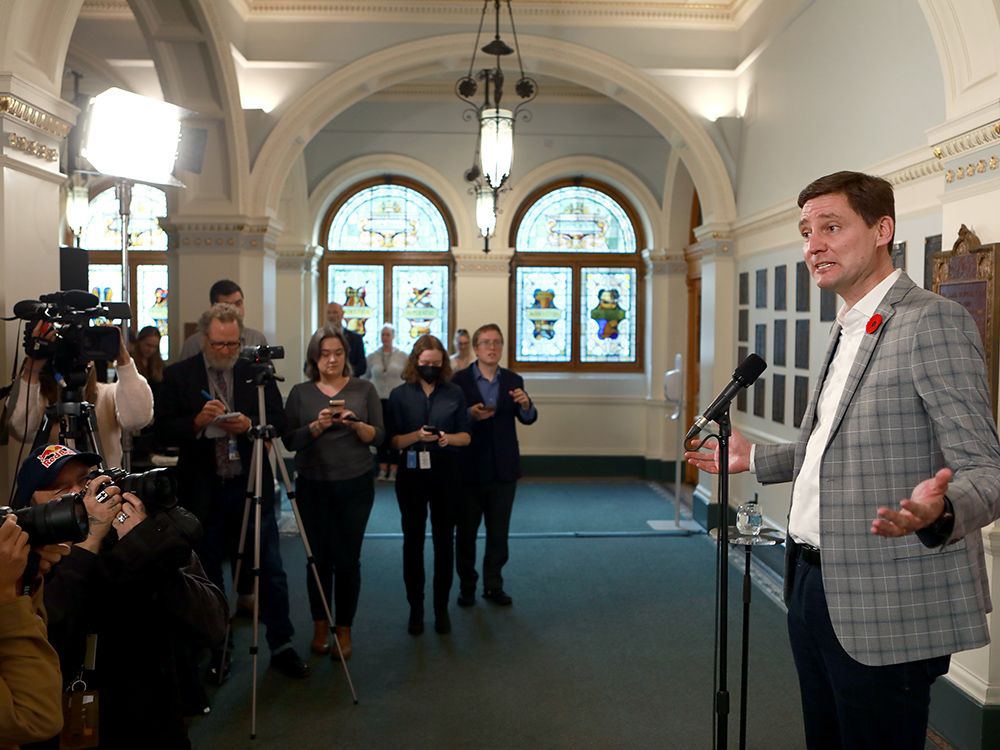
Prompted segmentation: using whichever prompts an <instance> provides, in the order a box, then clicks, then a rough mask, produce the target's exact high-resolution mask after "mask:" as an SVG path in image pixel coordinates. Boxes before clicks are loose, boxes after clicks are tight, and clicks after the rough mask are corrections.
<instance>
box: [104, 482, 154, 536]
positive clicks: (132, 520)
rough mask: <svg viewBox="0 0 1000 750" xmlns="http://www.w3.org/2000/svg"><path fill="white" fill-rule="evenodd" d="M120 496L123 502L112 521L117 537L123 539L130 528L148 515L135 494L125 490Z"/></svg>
mask: <svg viewBox="0 0 1000 750" xmlns="http://www.w3.org/2000/svg"><path fill="white" fill-rule="evenodd" d="M122 497H123V498H124V502H123V503H122V504H121V507H120V508H119V509H118V512H117V513H116V514H115V517H114V521H113V523H114V527H115V529H116V530H117V531H118V538H119V539H124V538H125V537H126V536H127V535H128V533H129V532H130V531H132V529H134V528H135V527H136V526H138V525H139V524H140V523H142V522H143V521H145V520H146V519H147V518H148V517H149V516H148V515H147V514H146V506H145V505H143V504H142V500H140V499H139V498H138V497H137V496H136V495H134V494H132V493H131V492H126V493H125V494H124V495H122Z"/></svg>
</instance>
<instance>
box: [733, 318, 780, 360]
mask: <svg viewBox="0 0 1000 750" xmlns="http://www.w3.org/2000/svg"><path fill="white" fill-rule="evenodd" d="M787 334H788V321H787V320H785V319H781V320H776V321H774V361H773V362H772V363H771V364H772V365H775V366H776V367H784V366H785V348H786V347H785V343H786V339H787V337H788V336H787ZM741 361H742V360H741Z"/></svg>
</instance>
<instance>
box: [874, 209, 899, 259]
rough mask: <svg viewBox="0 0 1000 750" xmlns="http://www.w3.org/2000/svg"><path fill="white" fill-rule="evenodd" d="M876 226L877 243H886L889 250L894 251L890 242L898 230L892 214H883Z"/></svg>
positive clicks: (877, 244)
mask: <svg viewBox="0 0 1000 750" xmlns="http://www.w3.org/2000/svg"><path fill="white" fill-rule="evenodd" d="M875 228H876V229H877V231H878V234H877V237H876V240H875V245H876V246H879V245H885V246H886V247H887V248H888V249H889V251H890V252H891V251H892V248H891V247H890V244H891V243H892V238H893V235H894V234H895V232H896V222H895V220H894V219H893V218H892V217H891V216H883V217H882V218H880V219H879V220H878V221H877V222H876V223H875Z"/></svg>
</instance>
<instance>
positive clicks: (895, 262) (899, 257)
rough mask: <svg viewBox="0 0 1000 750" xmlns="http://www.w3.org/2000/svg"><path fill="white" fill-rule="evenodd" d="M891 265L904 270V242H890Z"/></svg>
mask: <svg viewBox="0 0 1000 750" xmlns="http://www.w3.org/2000/svg"><path fill="white" fill-rule="evenodd" d="M892 267H893V268H902V269H903V270H904V271H905V270H906V243H905V242H893V243H892Z"/></svg>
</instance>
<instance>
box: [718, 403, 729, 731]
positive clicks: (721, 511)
mask: <svg viewBox="0 0 1000 750" xmlns="http://www.w3.org/2000/svg"><path fill="white" fill-rule="evenodd" d="M715 421H716V422H717V423H718V425H719V435H718V440H719V498H718V502H717V508H718V511H717V513H718V515H717V517H716V519H715V522H716V524H717V525H716V529H717V530H718V535H717V539H718V570H717V573H716V579H715V581H716V588H715V593H716V616H717V620H716V643H715V653H716V664H717V672H716V692H715V703H714V707H715V726H716V744H715V747H716V748H719V749H720V750H725V748H726V747H727V746H728V744H727V743H728V728H729V690H728V686H727V679H728V661H727V656H728V650H729V631H728V623H729V438H730V437H731V436H732V434H733V427H732V424H731V423H730V421H729V409H728V407H727V408H726V410H725V412H723V413H722V415H721V416H720V417H719V418H718V419H716V420H715Z"/></svg>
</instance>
